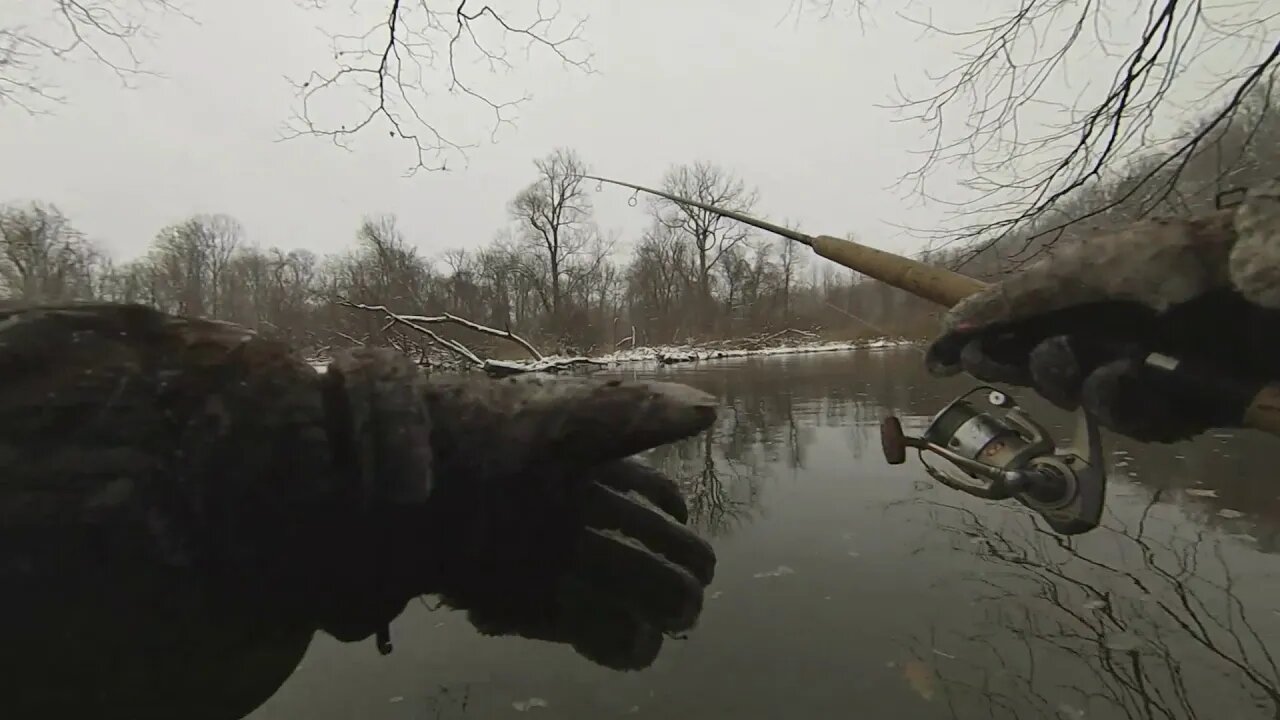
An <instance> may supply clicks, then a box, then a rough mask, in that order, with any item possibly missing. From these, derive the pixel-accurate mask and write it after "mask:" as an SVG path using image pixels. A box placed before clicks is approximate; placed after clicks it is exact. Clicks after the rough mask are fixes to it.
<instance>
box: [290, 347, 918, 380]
mask: <svg viewBox="0 0 1280 720" xmlns="http://www.w3.org/2000/svg"><path fill="white" fill-rule="evenodd" d="M917 342H918V341H915V340H908V339H905V338H884V337H881V338H869V339H863V340H852V341H840V342H806V343H789V344H780V345H769V346H762V347H750V348H743V347H722V346H716V345H660V346H657V347H636V348H627V349H625V350H618V351H616V352H611V353H606V354H603V355H579V356H572V355H551V356H546V357H543V358H541V359H538V360H535V359H532V358H531V359H528V360H493V359H482V358H479V357H476V359H475V361H473V362H467V361H464V360H463V359H461V358H458V357H456V356H450V355H447V354H445V355H443V357H441V359H439V360H438V361H433V362H431V363H429V366H430V367H432V368H434V369H439V370H481V371H483V372H486V373H488V374H490V375H495V376H499V377H501V376H506V375H521V374H524V373H535V372H562V371H565V370H569V369H579V370H582V369H585V370H590V369H592V368H596V369H600V368H606V367H616V366H621V365H631V364H659V365H675V364H684V363H697V362H704V361H709V360H721V359H724V358H740V357H756V356H769V355H803V354H810V353H827V352H841V351H846V352H847V351H850V350H879V349H885V348H895V347H909V346H911V345H915V344H917ZM309 362H310V363H311V365H312V366H313V367H315V368H316V369H317V370H320V371H323V370H324V368H325V366H326V365H328V362H329V361H328V358H325V357H316V358H312V359H311V360H310V361H309Z"/></svg>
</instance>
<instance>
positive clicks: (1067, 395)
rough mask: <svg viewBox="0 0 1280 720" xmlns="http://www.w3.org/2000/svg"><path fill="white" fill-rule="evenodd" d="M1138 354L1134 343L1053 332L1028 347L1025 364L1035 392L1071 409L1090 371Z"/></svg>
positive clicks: (1078, 397) (1136, 356)
mask: <svg viewBox="0 0 1280 720" xmlns="http://www.w3.org/2000/svg"><path fill="white" fill-rule="evenodd" d="M1141 356H1142V353H1140V351H1139V346H1138V345H1137V344H1136V343H1131V342H1125V341H1114V340H1111V339H1109V338H1106V337H1099V336H1091V335H1054V336H1053V337H1049V338H1046V339H1045V340H1044V341H1042V342H1041V343H1039V344H1038V345H1036V346H1035V348H1034V349H1032V351H1031V355H1030V356H1029V357H1028V358H1027V366H1028V369H1029V371H1030V373H1031V379H1032V385H1033V387H1035V389H1036V392H1038V393H1039V394H1040V395H1041V396H1042V397H1044V398H1045V399H1046V400H1048V401H1049V402H1051V403H1053V404H1054V405H1057V406H1058V407H1060V408H1062V409H1064V410H1074V409H1076V408H1077V407H1078V406H1079V405H1080V390H1081V387H1083V385H1084V382H1085V380H1086V379H1087V378H1088V377H1089V375H1090V374H1091V373H1093V371H1095V370H1097V369H1098V368H1099V367H1101V366H1103V365H1105V364H1107V363H1110V362H1114V361H1116V360H1119V359H1122V358H1138V357H1141Z"/></svg>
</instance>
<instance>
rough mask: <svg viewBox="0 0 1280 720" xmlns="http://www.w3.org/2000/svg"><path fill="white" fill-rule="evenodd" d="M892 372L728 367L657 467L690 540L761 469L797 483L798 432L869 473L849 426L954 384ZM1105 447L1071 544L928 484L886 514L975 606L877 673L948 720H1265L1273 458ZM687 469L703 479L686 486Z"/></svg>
mask: <svg viewBox="0 0 1280 720" xmlns="http://www.w3.org/2000/svg"><path fill="white" fill-rule="evenodd" d="M902 355H903V354H902V353H894V352H886V353H879V354H875V355H861V356H858V357H855V358H850V360H852V362H850V363H849V365H850V366H849V367H839V368H838V367H837V366H834V365H833V364H832V363H829V362H822V361H816V362H815V361H809V362H806V361H805V360H800V361H798V362H793V363H791V364H790V365H787V364H775V363H770V362H768V361H764V362H756V363H753V362H744V363H742V364H741V366H739V367H735V368H723V369H721V371H720V374H719V375H718V376H717V377H716V382H717V383H718V384H720V386H721V387H720V390H721V397H722V399H723V403H724V407H725V412H724V416H723V419H722V421H721V422H720V423H719V424H718V426H717V427H716V428H715V430H714V431H713V434H712V435H711V436H708V437H707V438H704V439H699V440H698V441H697V442H696V443H692V442H691V443H687V444H685V445H682V446H679V447H673V448H668V449H665V450H664V452H662V453H660V454H656V455H655V461H656V462H659V463H660V464H661V465H662V466H663V467H664V469H666V470H668V471H670V472H673V473H674V475H675V476H676V477H680V478H682V479H683V480H684V481H685V482H686V483H687V488H688V491H689V493H690V496H691V497H692V498H693V499H694V503H693V506H694V512H695V515H696V517H697V519H698V520H699V521H700V522H701V523H703V525H704V527H706V528H707V529H708V530H709V531H710V532H712V533H723V532H725V531H726V530H727V529H730V528H731V527H732V526H733V524H734V522H733V521H740V520H741V519H743V518H748V517H750V516H751V514H752V512H754V511H755V508H756V506H757V504H758V503H759V502H760V501H761V499H762V484H763V481H762V478H763V477H767V476H768V475H769V473H770V471H771V465H772V466H774V467H776V465H777V464H778V463H779V462H781V463H783V464H784V465H785V466H786V467H788V468H790V469H797V468H803V467H804V458H805V457H806V455H807V453H808V450H809V445H810V444H811V443H812V441H813V439H814V436H813V434H812V430H811V429H812V426H813V425H815V424H817V425H844V426H849V427H852V428H855V432H853V433H852V434H851V442H850V443H849V444H850V447H851V449H852V450H853V451H854V453H855V454H856V455H859V456H864V457H863V458H862V460H863V461H864V462H874V461H875V460H874V457H867V456H874V455H878V453H879V448H878V446H875V445H874V444H873V443H871V442H868V440H871V439H873V438H874V434H873V433H869V432H859V431H856V429H858V428H867V427H870V426H873V425H874V424H875V423H878V421H879V419H880V418H881V417H882V416H883V414H884V413H886V412H893V413H895V414H899V415H901V416H904V417H905V418H907V419H908V421H909V422H910V421H914V423H915V424H923V423H924V422H926V421H927V418H928V416H929V415H930V414H931V413H933V412H935V411H936V410H937V409H938V408H939V407H941V405H942V403H943V402H945V400H946V399H949V395H948V394H947V393H948V392H951V391H957V390H959V389H961V388H962V387H964V386H965V385H966V382H965V381H964V380H962V379H958V380H956V381H953V382H950V383H940V382H938V381H933V380H930V379H928V378H925V377H923V376H922V375H921V374H920V373H918V372H911V371H910V370H909V369H908V368H909V365H908V364H907V363H906V362H904V358H903V356H902ZM908 359H909V358H908ZM824 366H826V367H825V369H826V370H828V371H839V372H840V373H841V376H840V377H839V378H833V377H832V376H831V374H830V372H824V371H823V370H824ZM801 368H802V369H801ZM904 371H905V372H904ZM851 378H852V380H851ZM833 381H834V382H833ZM703 386H704V387H706V384H705V383H704V384H703ZM1022 399H1023V401H1024V404H1025V405H1027V406H1028V407H1030V408H1031V409H1032V410H1033V411H1036V412H1039V413H1041V417H1045V418H1047V419H1054V420H1056V421H1057V422H1056V424H1054V423H1050V427H1051V429H1053V430H1055V431H1057V432H1062V431H1064V430H1065V429H1066V428H1067V427H1069V423H1068V422H1067V420H1068V418H1067V417H1065V415H1064V414H1063V413H1060V412H1057V411H1055V410H1053V409H1051V408H1048V407H1047V406H1045V405H1044V404H1043V403H1039V402H1037V401H1036V400H1035V399H1034V398H1027V397H1023V398H1022ZM1106 442H1107V446H1108V449H1109V450H1110V452H1111V458H1112V461H1111V467H1110V475H1111V477H1112V487H1111V493H1110V496H1111V497H1110V506H1109V509H1108V513H1107V518H1106V520H1105V521H1104V525H1103V526H1102V527H1101V528H1100V529H1099V530H1098V531H1096V532H1095V533H1093V534H1092V535H1089V536H1086V537H1083V538H1066V537H1061V536H1059V535H1056V534H1054V533H1052V532H1051V531H1050V530H1049V529H1048V528H1047V526H1046V525H1045V524H1044V523H1043V522H1042V521H1041V520H1040V519H1039V518H1038V517H1037V516H1035V515H1033V514H1031V513H1028V512H1025V511H1024V510H1022V509H1021V508H1018V507H1016V506H1014V505H1012V504H1005V505H1001V506H989V505H986V506H984V505H981V504H980V503H979V502H978V501H973V500H971V499H969V498H965V497H963V496H959V495H956V494H953V493H949V492H948V491H946V490H944V489H940V488H932V487H929V486H928V485H927V484H926V483H920V482H917V483H913V487H915V489H916V490H917V491H918V492H917V493H915V494H913V495H912V496H911V497H910V498H907V499H903V500H900V501H895V502H892V503H889V505H891V506H899V507H907V508H909V510H907V511H906V512H905V513H904V514H903V516H905V517H906V518H908V521H915V522H917V523H923V524H924V525H927V526H928V527H929V528H930V529H931V530H932V532H933V533H935V539H936V538H941V537H945V538H947V539H948V541H949V542H948V550H949V553H948V554H949V559H950V562H952V563H958V564H963V565H964V567H965V568H966V569H967V570H966V572H964V573H962V574H961V575H960V576H959V577H955V576H954V575H946V576H945V577H943V578H942V579H940V580H939V581H938V582H936V583H933V584H932V585H931V589H932V590H933V591H934V592H936V593H938V596H939V597H962V598H964V599H965V603H966V605H967V606H968V607H970V608H972V609H973V616H972V618H971V620H970V621H969V622H966V623H964V624H963V625H962V627H961V628H957V627H955V625H956V623H954V622H948V623H945V624H940V623H938V622H936V621H934V620H933V619H932V618H927V617H922V618H919V623H920V629H917V630H915V631H913V632H911V633H910V634H908V635H907V636H905V637H904V638H902V639H901V640H900V641H901V642H902V643H903V646H904V648H906V650H907V653H906V656H905V658H903V659H898V660H894V661H890V665H891V666H894V667H898V668H901V669H902V672H903V675H904V677H905V679H906V681H907V683H908V684H909V685H911V686H912V689H913V691H914V692H916V693H917V694H919V695H921V696H922V697H925V698H926V699H927V700H929V701H935V702H939V703H941V704H943V705H945V707H946V715H947V716H950V717H954V718H960V717H1010V718H1025V717H1046V718H1075V717H1079V718H1084V717H1116V718H1199V717H1217V716H1221V715H1223V714H1224V712H1225V711H1226V710H1227V708H1231V709H1232V711H1231V713H1232V714H1234V715H1235V716H1240V717H1244V716H1257V717H1280V670H1278V669H1277V664H1276V659H1275V657H1274V655H1273V653H1272V651H1271V650H1270V648H1269V647H1268V645H1269V644H1273V643H1275V642H1276V640H1277V639H1280V623H1277V615H1280V610H1277V609H1273V608H1275V607H1277V606H1280V603H1278V602H1276V601H1275V600H1274V598H1276V597H1277V593H1278V592H1280V576H1277V574H1276V570H1277V566H1276V564H1275V563H1274V561H1272V560H1270V559H1269V558H1260V557H1259V555H1258V551H1263V552H1266V553H1274V552H1275V551H1276V549H1277V544H1276V543H1277V538H1278V537H1280V536H1278V533H1277V528H1278V527H1280V522H1277V521H1280V507H1278V504H1277V502H1276V500H1277V495H1280V488H1277V487H1276V486H1275V485H1274V484H1273V483H1274V478H1273V473H1272V472H1271V471H1270V470H1268V469H1267V468H1268V467H1269V465H1270V462H1269V460H1270V458H1274V457H1275V454H1276V448H1275V447H1274V445H1273V441H1269V439H1267V438H1264V437H1259V436H1255V435H1240V436H1237V435H1235V434H1230V433H1215V434H1212V435H1210V436H1207V437H1204V438H1200V439H1198V440H1196V441H1194V442H1191V443H1185V444H1182V445H1179V446H1175V447H1169V446H1140V445H1136V444H1134V443H1131V442H1128V441H1126V440H1124V439H1123V438H1117V437H1114V436H1110V437H1108V438H1107V439H1106ZM695 445H696V448H697V452H691V448H693V447H695ZM695 455H696V456H697V461H698V462H699V463H701V466H700V468H699V469H698V470H697V471H696V472H688V471H686V466H687V465H688V462H687V461H688V460H691V459H693V457H694V456H695ZM725 474H730V475H731V479H730V480H729V481H728V482H726V480H725V478H724V477H723V476H724V475H725ZM900 517H902V516H900ZM927 544H932V542H930V543H926V545H927ZM909 571H910V570H909V569H906V568H904V572H909ZM946 625H950V627H948V626H946Z"/></svg>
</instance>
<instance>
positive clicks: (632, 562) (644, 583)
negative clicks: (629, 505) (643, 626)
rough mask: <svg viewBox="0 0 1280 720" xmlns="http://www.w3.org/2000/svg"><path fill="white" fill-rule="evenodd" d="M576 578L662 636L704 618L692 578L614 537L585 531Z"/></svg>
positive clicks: (699, 591)
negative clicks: (640, 619) (701, 617)
mask: <svg viewBox="0 0 1280 720" xmlns="http://www.w3.org/2000/svg"><path fill="white" fill-rule="evenodd" d="M574 574H575V575H576V576H577V577H578V579H580V580H581V581H582V582H584V583H586V584H587V585H589V586H590V587H591V588H593V589H594V590H595V591H597V592H599V593H600V594H602V595H604V596H606V597H608V598H612V599H613V601H614V602H616V603H618V604H620V605H622V606H623V607H626V608H628V609H629V610H630V611H631V613H632V614H634V615H636V616H637V617H640V618H644V619H645V620H646V621H647V622H650V623H652V624H653V625H654V626H656V627H657V628H658V629H660V630H663V631H666V632H681V631H684V630H688V629H689V628H691V627H693V625H694V624H695V623H696V622H697V619H698V615H699V614H700V613H701V612H702V591H703V585H702V583H701V582H699V581H698V579H697V578H696V577H694V576H693V575H692V574H691V573H690V572H689V571H688V570H686V569H685V568H683V567H680V566H679V565H677V564H675V563H674V562H672V561H670V560H668V559H666V558H665V557H663V556H661V555H658V554H657V553H655V552H653V551H652V550H650V549H649V548H647V547H645V546H644V545H643V544H641V543H640V541H638V540H635V539H634V538H629V537H627V536H625V535H623V534H622V533H619V532H617V531H612V530H596V529H594V528H587V529H586V530H585V531H584V532H583V535H582V542H581V545H580V552H579V554H578V557H577V564H576V568H575V572H574Z"/></svg>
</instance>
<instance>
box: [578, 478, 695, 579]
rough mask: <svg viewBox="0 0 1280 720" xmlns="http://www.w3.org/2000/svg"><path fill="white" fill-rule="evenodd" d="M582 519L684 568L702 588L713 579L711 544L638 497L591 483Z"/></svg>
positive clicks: (590, 525) (596, 527)
mask: <svg viewBox="0 0 1280 720" xmlns="http://www.w3.org/2000/svg"><path fill="white" fill-rule="evenodd" d="M584 519H585V522H586V524H587V526H588V527H591V528H595V529H597V530H602V531H615V532H618V533H621V534H622V535H624V536H626V537H628V538H632V539H635V540H638V541H640V542H641V543H643V544H644V545H645V547H647V548H648V549H650V550H652V551H653V552H655V553H658V554H659V555H662V556H663V557H665V558H667V559H668V560H670V561H671V562H674V563H676V564H677V565H680V566H682V567H683V568H685V569H686V570H687V571H688V572H689V573H690V574H692V575H693V576H694V577H695V578H697V580H698V581H699V582H700V583H701V584H702V585H704V586H705V585H709V584H710V583H711V580H712V579H713V578H714V577H715V568H716V556H715V551H714V550H712V549H711V544H710V543H708V542H707V541H706V540H704V539H702V538H700V537H698V536H697V535H695V534H694V533H693V532H692V531H691V530H689V528H687V527H685V526H684V525H681V524H680V523H677V522H675V521H674V520H673V519H672V518H671V517H670V516H668V515H667V514H666V513H664V512H662V511H661V510H659V509H658V508H657V507H655V506H653V505H651V504H649V503H648V502H647V501H646V500H644V499H643V498H642V497H637V496H635V495H626V494H623V493H620V492H618V491H617V490H614V489H612V488H608V487H605V486H604V485H602V484H600V483H591V485H590V487H589V488H588V489H587V490H586V498H585V506H584Z"/></svg>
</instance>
